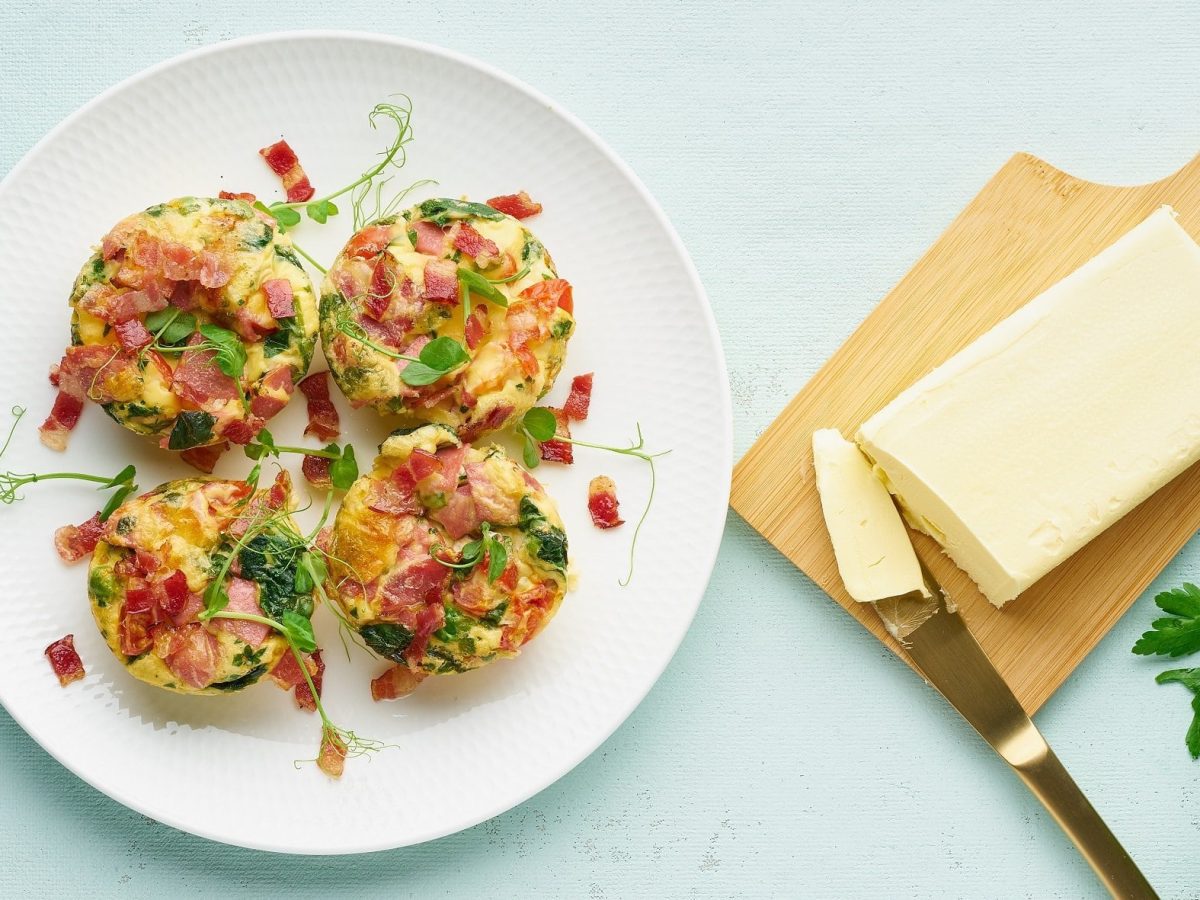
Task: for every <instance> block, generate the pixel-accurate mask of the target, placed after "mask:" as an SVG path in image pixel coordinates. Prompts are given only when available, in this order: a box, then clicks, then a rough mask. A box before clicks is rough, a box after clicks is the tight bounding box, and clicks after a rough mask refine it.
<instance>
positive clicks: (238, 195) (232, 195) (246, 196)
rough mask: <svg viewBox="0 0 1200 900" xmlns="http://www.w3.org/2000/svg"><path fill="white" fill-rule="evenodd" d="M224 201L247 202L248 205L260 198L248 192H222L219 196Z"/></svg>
mask: <svg viewBox="0 0 1200 900" xmlns="http://www.w3.org/2000/svg"><path fill="white" fill-rule="evenodd" d="M217 196H218V197H220V198H221V199H222V200H245V201H246V202H247V203H251V204H253V203H255V202H256V201H257V200H258V198H257V197H255V196H254V195H253V194H251V193H248V192H247V191H221V192H220V193H219V194H217Z"/></svg>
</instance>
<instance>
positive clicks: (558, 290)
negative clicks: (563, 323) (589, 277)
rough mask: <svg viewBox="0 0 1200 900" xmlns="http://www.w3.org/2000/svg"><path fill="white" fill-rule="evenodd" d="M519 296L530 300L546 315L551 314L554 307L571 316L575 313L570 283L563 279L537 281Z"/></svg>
mask: <svg viewBox="0 0 1200 900" xmlns="http://www.w3.org/2000/svg"><path fill="white" fill-rule="evenodd" d="M521 296H522V297H524V298H525V299H527V300H532V301H533V302H534V303H536V304H537V305H538V308H539V309H541V310H542V312H543V313H546V314H549V313H551V312H553V311H554V307H556V306H557V307H559V308H560V309H565V310H566V311H567V312H569V313H572V314H574V312H575V298H574V294H573V292H572V290H571V282H569V281H567V279H565V278H547V279H545V280H544V281H539V282H537V284H533V285H530V286H529V287H527V288H525V290H523V291H521Z"/></svg>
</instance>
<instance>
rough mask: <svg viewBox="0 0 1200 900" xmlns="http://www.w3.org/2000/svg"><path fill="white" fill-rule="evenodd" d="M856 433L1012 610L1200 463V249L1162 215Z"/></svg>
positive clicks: (908, 502)
mask: <svg viewBox="0 0 1200 900" xmlns="http://www.w3.org/2000/svg"><path fill="white" fill-rule="evenodd" d="M913 337H914V339H919V336H917V335H914V336H913ZM857 439H858V443H859V445H860V447H861V448H862V450H863V451H864V452H865V453H866V454H867V455H868V456H869V457H870V458H871V459H872V460H873V461H874V463H875V465H876V472H877V474H878V475H879V476H880V477H881V478H882V479H883V480H884V481H885V483H886V484H887V485H888V488H889V489H890V490H891V491H892V493H894V494H895V495H896V496H897V498H898V499H899V501H900V504H901V507H902V508H903V510H904V512H905V515H906V516H907V517H908V518H909V520H910V523H911V524H912V525H913V526H914V527H916V528H919V529H921V530H922V531H925V532H926V533H928V534H929V535H931V536H932V537H934V538H935V539H936V540H937V541H938V542H939V543H941V545H942V547H943V548H945V551H946V553H947V554H949V556H950V557H951V558H952V559H953V560H954V561H955V562H956V563H957V564H958V565H959V567H960V568H962V569H963V570H965V571H966V573H967V574H968V575H970V576H971V578H973V579H974V580H975V582H976V583H977V584H978V585H979V588H980V590H981V591H982V592H983V594H984V595H985V596H986V597H987V598H988V599H989V600H990V601H991V602H992V603H993V604H995V605H996V606H1002V605H1003V604H1005V603H1007V602H1008V601H1009V600H1011V599H1013V598H1014V597H1016V596H1017V595H1018V594H1019V593H1021V591H1023V590H1024V589H1025V588H1027V587H1029V586H1030V585H1031V584H1033V583H1034V582H1035V581H1037V580H1038V579H1039V578H1041V577H1042V576H1043V575H1045V574H1046V573H1047V572H1049V571H1050V570H1051V569H1053V568H1054V567H1055V566H1057V565H1058V564H1059V563H1061V562H1063V560H1065V559H1067V558H1068V557H1069V556H1071V554H1073V553H1075V552H1076V551H1077V550H1079V548H1081V547H1083V546H1084V545H1085V544H1086V543H1087V542H1088V541H1090V540H1092V539H1093V538H1094V537H1096V536H1097V535H1098V534H1100V533H1101V532H1102V531H1104V530H1105V529H1106V528H1108V527H1109V526H1110V525H1112V524H1113V523H1114V522H1116V521H1118V520H1119V519H1120V518H1121V517H1122V516H1124V515H1125V514H1126V513H1128V512H1129V511H1130V510H1131V509H1133V508H1134V507H1135V506H1137V505H1138V504H1139V503H1141V502H1142V501H1143V500H1145V499H1146V498H1147V497H1149V496H1150V495H1151V494H1152V493H1154V492H1155V491H1156V490H1158V489H1159V488H1160V487H1162V486H1163V485H1164V484H1166V483H1167V482H1168V481H1170V480H1171V479H1172V478H1174V477H1175V476H1177V475H1179V474H1180V473H1181V472H1183V471H1184V470H1185V469H1187V468H1188V467H1189V466H1191V465H1192V464H1193V463H1194V462H1196V461H1197V459H1200V246H1197V245H1196V242H1195V241H1194V240H1192V238H1191V237H1190V236H1189V235H1188V234H1187V232H1185V231H1184V230H1183V229H1182V228H1181V227H1180V226H1179V224H1178V223H1177V222H1176V221H1175V212H1174V210H1172V209H1171V208H1170V207H1163V208H1161V209H1159V210H1158V211H1157V212H1155V213H1153V214H1152V215H1151V216H1150V217H1149V218H1148V219H1146V220H1145V221H1144V222H1142V224H1140V225H1138V226H1137V227H1136V228H1134V229H1133V230H1132V231H1130V232H1129V233H1128V234H1126V235H1125V236H1124V237H1122V238H1121V239H1120V240H1118V241H1117V242H1116V243H1115V244H1113V245H1112V246H1111V247H1109V248H1108V249H1107V250H1105V251H1103V252H1102V253H1100V254H1099V255H1098V256H1096V257H1095V258H1094V259H1092V260H1091V261H1090V262H1088V263H1086V264H1085V265H1083V266H1082V267H1081V268H1079V269H1078V270H1076V271H1075V272H1073V273H1072V274H1071V275H1069V276H1067V277H1066V278H1064V279H1063V280H1062V281H1060V282H1059V283H1058V284H1056V285H1054V286H1053V287H1051V288H1049V289H1048V290H1047V291H1045V292H1044V293H1042V294H1040V295H1039V296H1037V297H1036V298H1034V299H1033V300H1031V301H1029V303H1027V304H1026V305H1025V306H1024V307H1022V308H1021V309H1019V310H1017V311H1016V312H1015V313H1013V314H1012V315H1011V316H1009V317H1008V318H1007V319H1005V320H1004V321H1003V322H1001V323H999V324H998V325H996V326H995V327H994V328H993V329H992V330H991V331H989V332H987V333H986V334H984V335H983V336H982V337H980V338H979V339H978V340H976V341H975V342H974V343H972V344H970V345H969V346H967V347H966V348H964V349H963V350H962V351H960V352H959V353H958V354H956V355H955V356H953V357H951V358H950V359H949V360H948V361H947V362H946V363H944V364H943V365H941V366H940V367H938V368H937V369H935V370H933V371H932V372H930V373H929V374H928V375H926V376H925V377H924V378H922V379H921V380H919V381H918V382H916V384H914V385H912V387H910V388H908V390H906V391H904V392H903V393H902V394H900V395H899V396H898V397H896V399H894V400H893V401H892V402H891V403H889V404H888V405H887V406H886V407H884V408H883V409H882V410H880V411H879V412H878V413H876V414H875V415H874V416H872V417H871V418H870V419H868V420H867V421H866V422H865V423H864V424H863V425H862V427H861V429H860V430H859V432H858V435H857Z"/></svg>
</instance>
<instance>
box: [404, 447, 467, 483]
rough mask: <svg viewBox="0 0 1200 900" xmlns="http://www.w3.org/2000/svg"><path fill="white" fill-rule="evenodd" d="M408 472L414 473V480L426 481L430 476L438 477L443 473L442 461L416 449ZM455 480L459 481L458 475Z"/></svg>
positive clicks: (410, 458)
mask: <svg viewBox="0 0 1200 900" xmlns="http://www.w3.org/2000/svg"><path fill="white" fill-rule="evenodd" d="M408 470H409V471H410V472H411V473H412V477H413V479H414V480H416V481H424V480H425V479H426V478H428V477H429V476H430V475H436V474H437V473H438V472H441V471H442V460H440V459H439V458H438V457H436V456H434V455H433V454H432V453H430V452H429V451H428V450H422V449H421V448H420V447H416V448H414V449H413V452H412V453H411V454H410V455H409V457H408ZM454 478H455V480H456V481H457V480H458V475H457V474H456V475H455V476H454Z"/></svg>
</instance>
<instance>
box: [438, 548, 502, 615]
mask: <svg viewBox="0 0 1200 900" xmlns="http://www.w3.org/2000/svg"><path fill="white" fill-rule="evenodd" d="M490 559H491V557H490V554H488V553H485V554H484V555H483V559H482V560H480V562H479V565H477V566H476V567H475V568H474V569H472V570H471V572H470V574H469V575H467V577H466V578H461V579H460V578H456V579H454V581H452V582H451V583H450V595H451V596H452V597H453V598H454V602H455V603H457V604H458V605H459V607H460V608H462V609H463V610H464V611H465V612H468V613H470V614H471V615H473V616H479V617H482V616H486V615H487V614H488V613H489V612H491V610H492V608H493V607H494V606H495V605H496V604H497V602H499V600H500V599H501V597H500V596H499V594H498V593H497V591H495V590H494V589H493V586H492V585H491V584H489V583H488V565H489V563H490ZM508 567H511V568H512V570H513V575H514V576H515V575H516V571H517V569H516V566H515V565H513V564H512V563H509V566H506V567H505V571H506V572H507V569H508ZM499 582H500V579H499V578H498V579H496V583H497V584H498V583H499ZM510 590H511V588H510Z"/></svg>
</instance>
